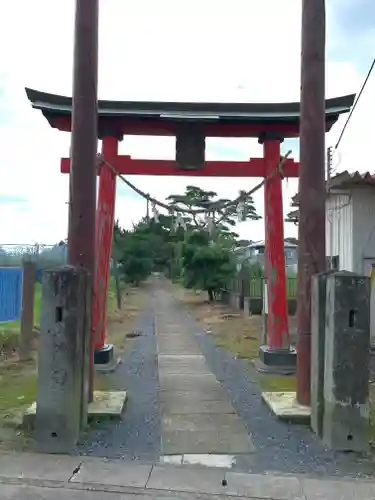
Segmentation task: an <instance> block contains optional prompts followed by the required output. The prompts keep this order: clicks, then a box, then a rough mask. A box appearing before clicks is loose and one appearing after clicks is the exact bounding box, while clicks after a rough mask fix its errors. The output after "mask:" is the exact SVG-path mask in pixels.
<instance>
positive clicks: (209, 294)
mask: <svg viewBox="0 0 375 500" xmlns="http://www.w3.org/2000/svg"><path fill="white" fill-rule="evenodd" d="M207 293H208V300H209V301H210V302H213V301H214V291H213V289H212V288H210V289H209V290H207Z"/></svg>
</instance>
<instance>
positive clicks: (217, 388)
mask: <svg viewBox="0 0 375 500" xmlns="http://www.w3.org/2000/svg"><path fill="white" fill-rule="evenodd" d="M153 306H154V309H155V311H156V315H157V319H156V325H157V326H156V336H157V343H158V353H159V356H158V370H159V384H160V393H159V401H160V409H161V429H162V432H161V434H162V453H163V454H164V455H186V454H196V455H198V454H199V455H202V454H209V453H211V454H212V453H213V454H227V453H229V454H231V453H241V454H248V453H251V452H253V451H254V447H253V444H252V442H251V438H250V436H249V435H248V433H247V430H246V428H245V426H244V425H243V423H242V421H241V420H240V418H239V417H238V416H237V415H236V412H235V410H234V408H233V406H232V404H231V402H230V400H229V398H228V395H227V394H226V392H225V391H224V390H223V389H222V387H221V384H220V383H219V382H218V380H217V378H216V377H215V375H214V374H213V373H212V371H211V369H210V368H209V366H208V365H207V364H206V360H205V357H204V356H203V355H202V353H201V352H200V350H199V347H198V344H197V341H196V339H195V337H194V333H193V332H192V330H191V328H190V325H189V323H188V322H187V321H186V318H185V316H184V314H183V313H182V312H181V313H178V312H176V311H178V310H177V309H176V308H175V305H174V299H173V296H172V295H171V294H169V293H167V292H166V291H165V290H163V289H160V290H159V292H158V294H156V295H155V296H154V304H153ZM172 354H173V355H172Z"/></svg>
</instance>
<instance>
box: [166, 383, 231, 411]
mask: <svg viewBox="0 0 375 500" xmlns="http://www.w3.org/2000/svg"><path fill="white" fill-rule="evenodd" d="M159 401H160V403H165V402H166V401H167V402H168V401H169V402H171V403H184V402H186V403H187V404H189V405H194V404H195V403H197V402H199V401H226V402H228V398H227V396H226V394H225V392H224V390H223V389H222V388H221V387H220V386H216V387H213V388H212V389H210V390H209V391H207V390H201V388H199V387H196V388H195V390H185V391H184V390H181V391H160V394H159ZM192 407H193V408H194V406H190V408H192ZM233 411H234V410H233ZM229 413H232V411H231V412H229Z"/></svg>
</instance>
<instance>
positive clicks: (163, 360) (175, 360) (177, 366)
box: [159, 354, 211, 376]
mask: <svg viewBox="0 0 375 500" xmlns="http://www.w3.org/2000/svg"><path fill="white" fill-rule="evenodd" d="M181 373H182V374H188V375H194V374H195V375H197V374H200V375H205V374H211V370H210V369H209V368H208V366H207V364H206V360H205V358H204V356H202V355H194V354H192V355H188V356H185V355H183V356H179V355H177V356H170V355H160V356H159V374H161V376H162V374H177V375H178V374H181Z"/></svg>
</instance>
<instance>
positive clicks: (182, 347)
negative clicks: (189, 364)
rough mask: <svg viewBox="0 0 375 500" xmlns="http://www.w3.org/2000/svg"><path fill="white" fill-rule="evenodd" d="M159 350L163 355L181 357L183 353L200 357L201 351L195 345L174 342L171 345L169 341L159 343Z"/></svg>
mask: <svg viewBox="0 0 375 500" xmlns="http://www.w3.org/2000/svg"><path fill="white" fill-rule="evenodd" d="M158 350H159V354H161V355H170V356H172V355H179V354H182V353H186V352H188V353H190V354H195V355H199V354H200V351H199V349H198V347H197V346H195V345H194V344H189V343H187V342H173V344H171V343H170V342H169V341H168V340H165V341H163V342H158Z"/></svg>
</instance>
